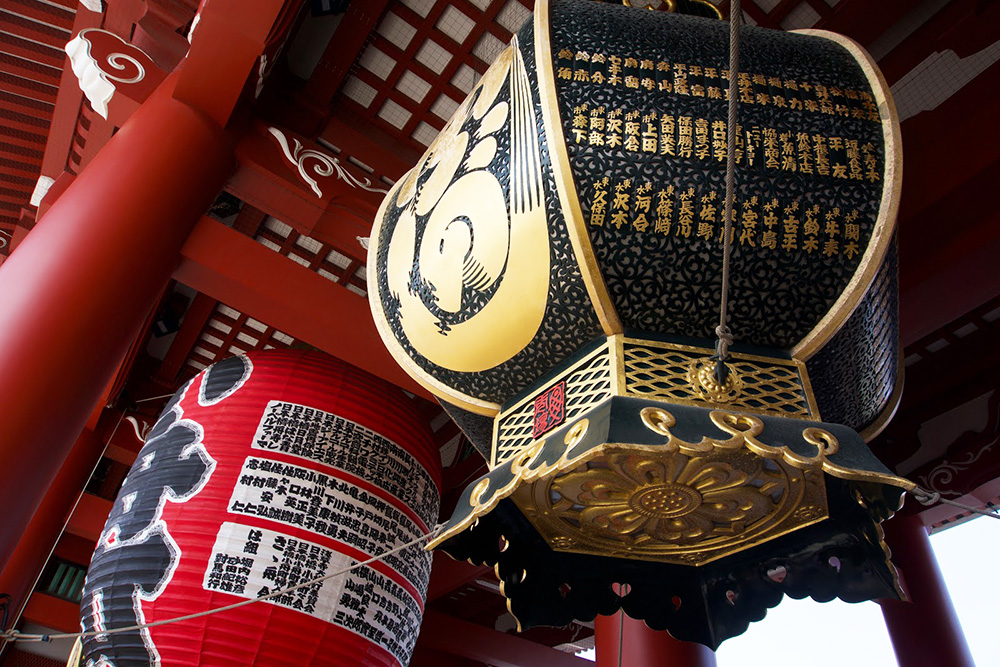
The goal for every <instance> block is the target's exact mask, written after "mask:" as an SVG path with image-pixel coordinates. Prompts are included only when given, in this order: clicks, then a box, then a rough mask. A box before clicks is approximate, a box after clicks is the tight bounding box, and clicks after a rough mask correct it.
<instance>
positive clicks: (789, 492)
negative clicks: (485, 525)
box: [513, 445, 828, 565]
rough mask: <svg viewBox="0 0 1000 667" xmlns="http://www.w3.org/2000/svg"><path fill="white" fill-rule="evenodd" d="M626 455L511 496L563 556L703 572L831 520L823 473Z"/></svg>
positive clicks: (715, 457)
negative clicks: (758, 546)
mask: <svg viewBox="0 0 1000 667" xmlns="http://www.w3.org/2000/svg"><path fill="white" fill-rule="evenodd" d="M622 447H627V446H610V445H609V446H608V448H607V449H606V450H605V451H604V452H603V455H601V456H598V457H596V458H594V459H591V460H590V462H589V463H588V464H586V465H584V466H579V467H577V468H576V469H573V470H570V471H568V472H566V473H565V474H560V475H557V476H556V477H555V478H554V479H551V480H547V481H545V482H538V483H535V484H533V485H525V486H522V487H520V488H519V489H518V490H517V491H516V492H515V493H514V495H513V500H514V502H515V503H517V505H518V506H519V507H520V508H521V510H522V511H523V512H524V514H525V516H526V517H527V518H528V520H529V521H531V522H532V523H533V524H534V525H535V527H536V528H537V529H538V531H539V533H540V534H541V535H542V537H543V538H545V539H546V540H549V541H550V544H551V545H552V547H553V548H554V549H556V550H557V551H573V552H576V553H591V554H596V555H602V556H610V557H618V558H632V559H640V560H653V561H660V562H667V563H676V564H685V565H701V564H703V563H708V562H711V561H713V560H716V559H718V558H722V557H724V556H727V555H730V554H732V553H735V552H737V551H741V550H743V549H746V548H749V547H751V546H754V545H756V544H759V543H760V542H762V541H764V540H768V539H773V538H775V537H778V536H779V535H783V534H786V533H788V532H791V531H793V530H796V529H798V528H801V527H803V526H806V525H809V524H811V523H815V522H817V521H820V520H822V519H824V518H826V517H827V516H828V512H827V508H826V490H825V486H824V483H823V476H822V474H820V473H817V472H808V473H803V472H801V471H799V470H796V469H794V468H793V467H791V466H788V465H781V464H774V463H772V462H770V461H768V460H767V459H764V458H762V457H759V456H756V455H754V454H753V453H752V452H750V451H748V450H746V449H742V448H741V449H736V450H727V449H719V450H713V451H712V452H709V453H706V454H698V455H685V454H681V453H679V452H675V453H672V454H669V453H663V454H660V455H655V454H651V453H649V452H634V451H630V450H628V449H623V448H622ZM801 507H810V508H813V510H814V511H811V512H809V513H802V512H799V511H798V510H799V509H800V508H801Z"/></svg>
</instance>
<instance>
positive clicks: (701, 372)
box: [687, 358, 798, 403]
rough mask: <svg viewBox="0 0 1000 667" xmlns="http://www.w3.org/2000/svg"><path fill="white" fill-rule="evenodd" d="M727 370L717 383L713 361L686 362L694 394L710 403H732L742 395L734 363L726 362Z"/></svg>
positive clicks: (741, 383)
mask: <svg viewBox="0 0 1000 667" xmlns="http://www.w3.org/2000/svg"><path fill="white" fill-rule="evenodd" d="M728 366H729V372H728V373H727V374H726V379H725V380H724V381H723V382H722V384H719V380H718V378H716V377H715V362H714V361H713V360H712V359H710V358H708V359H696V360H694V361H692V362H691V363H690V364H688V371H687V380H688V385H689V386H690V387H691V388H692V389H693V390H694V393H695V395H696V396H697V397H698V398H700V399H701V400H703V401H707V402H710V403H732V402H734V401H736V400H738V399H739V398H740V397H741V396H742V395H743V387H744V384H743V380H742V379H741V378H740V374H739V372H737V370H736V368H735V367H734V366H735V364H728ZM797 380H798V374H796V376H795V377H794V378H791V379H790V381H791V382H793V383H794V382H796V381H797Z"/></svg>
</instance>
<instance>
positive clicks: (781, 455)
mask: <svg viewBox="0 0 1000 667" xmlns="http://www.w3.org/2000/svg"><path fill="white" fill-rule="evenodd" d="M641 414H642V418H643V419H642V420H643V423H644V424H646V427H647V428H649V429H650V430H652V431H654V432H656V433H658V434H660V435H663V436H664V437H665V438H666V439H667V440H666V442H665V443H663V444H661V445H637V444H631V443H605V444H602V445H599V446H597V447H594V448H591V449H587V450H585V451H584V452H582V453H581V454H578V455H575V456H573V457H570V456H569V453H570V451H571V450H572V448H571V447H566V448H565V449H564V450H563V453H562V456H560V458H559V459H558V460H557V461H556V462H554V463H552V464H547V463H544V462H538V463H536V461H535V459H536V458H537V457H538V456H540V455H541V454H542V452H543V448H544V446H545V443H546V440H545V439H541V440H537V441H535V442H533V443H531V444H530V445H529V446H527V447H525V448H524V450H522V451H521V452H519V453H518V454H517V459H516V461H515V462H514V463H513V465H512V466H511V472H512V473H513V474H512V477H511V479H510V480H509V481H508V482H507V483H506V484H505V485H504V486H503V487H502V488H500V489H497V490H496V491H495V492H493V493H491V494H490V496H489V497H488V498H482V497H481V496H482V494H483V493H484V491H483V490H480V494H479V496H480V497H478V498H476V499H475V501H473V502H471V505H472V508H473V509H472V511H471V513H470V514H469V515H467V516H466V517H465V518H464V519H463V520H462V521H460V522H458V523H456V524H454V525H452V526H449V527H447V528H445V529H444V530H442V531H441V532H440V533H439V534H438V535H437V537H435V538H434V539H433V540H431V541H430V542H428V545H427V547H426V548H427V549H433V548H435V547H437V546H438V545H440V544H441V543H442V542H445V541H446V540H448V539H450V538H452V537H454V536H456V535H458V534H459V533H461V532H463V531H465V530H466V529H467V528H470V527H471V526H473V525H475V523H476V522H477V521H478V520H479V517H480V516H483V515H485V514H488V513H489V512H491V511H493V509H494V508H495V507H496V506H497V503H499V502H500V501H501V500H503V499H504V498H507V497H510V496H511V495H512V494H514V493H515V492H517V493H518V494H519V497H520V498H521V501H522V502H525V498H526V497H527V498H528V501H530V498H531V497H532V496H533V495H534V491H532V490H531V489H530V488H527V489H524V490H521V487H524V486H528V487H530V486H531V485H533V484H534V483H535V482H540V481H541V482H544V483H545V484H546V485H547V484H548V482H549V481H551V480H552V479H554V478H556V477H559V476H560V475H563V474H566V473H568V472H571V471H574V470H575V469H577V468H581V470H582V469H583V467H585V466H584V464H590V462H591V461H594V460H595V459H599V458H600V457H604V456H605V455H610V454H611V453H613V452H616V451H627V452H629V453H641V454H642V455H643V456H646V457H648V458H661V459H662V458H664V457H670V456H673V455H681V456H685V457H689V458H697V457H704V456H714V455H715V454H719V455H720V456H722V455H724V454H726V453H731V454H734V455H735V453H736V452H737V451H738V450H740V449H746V450H748V451H749V452H750V453H752V454H755V455H757V456H758V457H763V458H764V459H768V460H769V461H771V462H772V463H771V464H765V466H767V467H768V468H769V469H770V470H773V469H774V468H773V466H778V467H780V468H782V469H783V470H787V469H788V468H794V469H797V470H801V471H803V473H819V472H823V473H827V474H830V475H833V476H834V477H838V478H840V479H847V480H855V481H861V482H874V483H877V484H886V485H889V486H895V487H898V488H902V489H904V490H907V491H912V490H913V489H914V488H915V485H914V484H913V482H911V481H909V480H907V479H903V478H902V477H897V476H896V475H891V474H889V475H887V474H883V473H877V472H869V471H864V470H854V469H849V468H844V467H842V466H839V465H837V464H835V463H833V462H831V461H830V460H828V459H827V456H829V455H831V454H833V453H834V452H836V451H837V447H838V446H839V443H838V442H837V439H836V438H835V437H834V436H833V435H832V434H830V433H828V432H827V431H824V430H822V429H819V428H815V427H808V428H806V429H804V431H803V437H805V438H806V439H807V440H808V441H809V442H812V443H814V444H816V445H817V446H818V451H817V453H816V454H815V455H814V456H811V457H807V456H802V455H800V454H796V453H795V452H793V451H791V450H790V449H789V448H788V447H784V446H780V445H779V446H773V445H767V444H765V443H763V442H761V441H760V440H759V439H758V437H757V436H759V435H760V434H761V433H763V431H764V423H763V421H761V419H760V418H759V417H756V416H754V415H750V414H742V413H735V412H727V411H724V410H713V411H712V412H711V413H709V417H710V418H711V420H712V423H713V424H715V425H716V426H717V427H718V428H719V429H720V430H721V431H723V432H724V433H726V434H727V435H728V437H725V438H709V437H702V439H701V440H700V441H698V442H687V441H685V440H682V439H681V438H678V437H677V436H675V435H674V434H673V433H672V431H671V430H670V429H671V428H672V427H673V426H674V424H675V423H676V420H675V419H674V417H673V415H672V414H670V412H669V411H667V410H664V409H662V408H651V407H650V408H645V409H644V410H643V413H641ZM602 465H603V464H601V465H597V466H590V467H602ZM603 467H606V466H603ZM807 481H808V480H807ZM525 494H527V496H526V495H525ZM824 497H825V496H824ZM544 498H545V494H542V496H541V500H540V502H542V501H544ZM802 505H805V506H808V507H817V506H818V505H816V503H811V502H810V503H804V504H803V503H799V504H798V506H802ZM529 506H530V505H529ZM798 506H797V507H796V509H795V510H794V511H798V512H799V517H797V519H798V520H800V521H804V522H807V521H808V519H809V517H810V516H812V515H814V514H815V511H814V510H812V509H808V510H798ZM519 507H521V509H522V511H525V514H526V516H527V515H528V512H527V511H526V510H525V505H522V504H521V503H519ZM532 511H533V512H534V513H535V514H537V511H534V510H532ZM529 518H531V517H530V516H529ZM801 525H806V523H802V524H801ZM536 527H537V526H536ZM574 539H576V538H574ZM747 539H748V540H750V539H756V538H754V537H753V535H751V536H750V537H749V538H747ZM563 542H565V541H563Z"/></svg>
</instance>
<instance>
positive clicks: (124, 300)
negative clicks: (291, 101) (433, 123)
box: [0, 79, 234, 568]
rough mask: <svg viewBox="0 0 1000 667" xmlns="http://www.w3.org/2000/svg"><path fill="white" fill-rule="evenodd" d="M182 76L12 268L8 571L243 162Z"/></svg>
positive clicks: (64, 201) (3, 452)
mask: <svg viewBox="0 0 1000 667" xmlns="http://www.w3.org/2000/svg"><path fill="white" fill-rule="evenodd" d="M172 87H173V80H172V79H168V80H167V81H166V82H164V84H163V85H161V86H160V88H159V89H158V90H157V91H156V92H154V93H153V95H151V96H150V98H149V99H148V100H147V101H146V102H145V103H144V104H143V105H142V107H140V108H139V109H138V110H137V111H136V113H135V114H134V115H133V116H132V117H131V118H130V119H129V120H128V121H127V122H126V123H125V125H123V126H122V128H121V129H120V131H119V132H118V133H117V134H116V135H115V136H114V137H113V138H112V139H111V141H109V142H108V144H107V145H106V146H105V147H104V148H103V149H102V150H101V152H100V154H98V155H97V156H96V157H95V158H94V160H93V162H91V163H90V164H89V165H88V166H87V168H86V169H84V170H83V171H82V172H81V173H80V175H79V176H78V177H77V178H76V180H75V181H73V183H72V184H71V185H70V186H69V187H68V188H67V190H66V191H65V192H64V193H62V195H61V196H60V197H59V199H58V200H57V201H56V202H55V203H54V204H53V205H52V208H51V209H49V211H48V212H47V213H46V214H45V215H44V216H43V217H42V219H41V220H40V221H39V222H38V224H37V225H36V226H35V228H34V229H33V230H32V231H31V233H30V234H29V235H28V236H27V237H26V238H25V240H24V241H23V242H22V243H21V244H20V245H19V246H18V248H17V249H16V252H14V253H12V254H11V256H10V257H9V258H8V259H7V261H6V262H4V263H3V265H0V294H3V298H2V299H0V323H2V326H0V405H2V406H4V428H3V429H2V430H0V470H3V472H4V478H5V479H6V480H7V483H5V484H3V485H0V507H3V508H4V520H3V521H0V568H2V567H3V565H5V564H6V563H7V560H8V559H9V558H10V556H11V553H12V552H13V550H14V547H15V545H16V544H17V542H18V540H19V538H20V536H21V534H22V533H23V532H24V530H25V528H26V526H27V525H28V522H29V520H30V519H31V516H32V514H33V513H34V512H35V510H36V509H37V508H38V506H39V504H40V502H41V500H42V498H43V496H44V495H45V492H46V489H47V488H48V487H49V485H50V484H51V483H52V480H53V478H54V477H55V476H56V473H57V472H58V471H59V468H60V466H61V465H62V463H63V461H64V460H65V459H66V456H67V454H68V453H69V451H70V449H71V448H72V446H73V443H74V442H75V441H76V438H77V436H79V434H80V432H81V431H82V429H83V427H84V424H85V423H86V422H87V418H88V416H89V415H90V413H91V411H92V410H93V409H94V407H95V405H96V403H97V402H98V400H99V398H100V395H101V390H102V389H104V387H105V386H106V385H107V384H108V382H109V381H110V380H111V377H112V375H113V374H114V372H115V370H116V368H117V364H118V362H119V361H120V360H121V358H122V357H123V356H124V354H125V352H126V350H127V349H128V346H129V344H130V343H131V342H132V339H133V338H134V337H135V336H136V333H137V332H138V330H139V328H140V326H141V324H142V321H143V318H145V317H146V315H147V314H148V312H149V309H150V307H151V304H152V302H153V300H154V298H155V297H156V295H157V294H158V293H159V291H160V290H162V289H163V286H164V285H165V284H166V281H167V280H168V279H169V277H170V273H171V271H172V270H173V269H174V267H175V266H176V264H177V262H178V257H179V252H180V248H181V245H182V244H183V242H184V240H185V239H186V238H187V236H188V233H189V232H190V230H191V228H192V227H193V225H194V224H195V222H196V221H197V220H198V219H199V218H200V216H201V215H202V214H203V213H204V212H205V209H206V208H207V207H208V205H209V204H210V203H211V202H212V200H213V198H214V197H215V196H216V195H217V194H218V192H219V190H220V189H221V188H222V186H223V184H224V183H225V180H226V178H227V177H228V176H229V174H230V172H231V171H232V169H233V166H234V156H233V150H232V146H231V142H230V141H229V139H228V137H227V136H226V134H225V132H224V131H223V129H222V128H221V127H219V125H218V124H217V123H215V122H214V121H212V120H211V119H210V118H209V117H207V116H206V115H205V114H203V113H201V112H199V111H198V110H196V109H194V108H192V107H190V106H188V105H187V104H184V103H182V102H180V101H178V100H176V99H174V98H173V97H172V96H171V91H172Z"/></svg>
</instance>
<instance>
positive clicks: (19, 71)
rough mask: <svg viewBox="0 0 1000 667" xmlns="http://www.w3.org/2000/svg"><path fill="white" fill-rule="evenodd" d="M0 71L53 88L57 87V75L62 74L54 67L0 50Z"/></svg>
mask: <svg viewBox="0 0 1000 667" xmlns="http://www.w3.org/2000/svg"><path fill="white" fill-rule="evenodd" d="M0 71H3V72H4V73H6V74H11V75H14V76H19V77H21V78H22V79H28V80H30V81H35V82H38V83H43V84H45V85H48V86H53V87H55V88H58V87H59V77H60V76H61V74H62V72H60V71H59V70H58V69H56V68H55V67H49V66H48V65H42V64H40V63H37V62H35V61H34V60H26V59H24V58H19V57H17V56H13V55H10V54H8V53H2V52H0Z"/></svg>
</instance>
